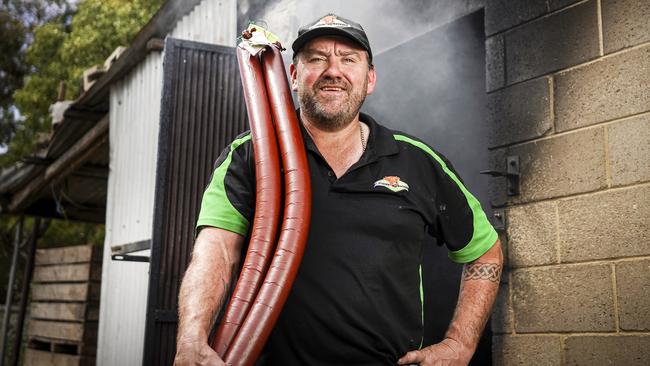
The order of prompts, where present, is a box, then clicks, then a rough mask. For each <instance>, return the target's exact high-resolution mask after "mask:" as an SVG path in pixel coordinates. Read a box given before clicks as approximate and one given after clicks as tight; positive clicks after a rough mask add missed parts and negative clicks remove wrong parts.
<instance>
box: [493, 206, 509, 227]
mask: <svg viewBox="0 0 650 366" xmlns="http://www.w3.org/2000/svg"><path fill="white" fill-rule="evenodd" d="M492 218H493V219H492V226H493V227H494V229H495V230H496V231H498V232H504V231H505V230H506V214H505V211H504V210H502V209H497V210H494V213H493V214H492Z"/></svg>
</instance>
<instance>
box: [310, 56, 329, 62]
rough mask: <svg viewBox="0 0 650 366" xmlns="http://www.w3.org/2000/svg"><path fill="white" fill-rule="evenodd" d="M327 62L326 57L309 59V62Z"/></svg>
mask: <svg viewBox="0 0 650 366" xmlns="http://www.w3.org/2000/svg"><path fill="white" fill-rule="evenodd" d="M323 61H325V57H312V58H310V59H309V62H323Z"/></svg>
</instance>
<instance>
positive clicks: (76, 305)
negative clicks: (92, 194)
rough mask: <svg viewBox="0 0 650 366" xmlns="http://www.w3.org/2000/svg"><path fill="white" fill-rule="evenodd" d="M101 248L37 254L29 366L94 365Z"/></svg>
mask: <svg viewBox="0 0 650 366" xmlns="http://www.w3.org/2000/svg"><path fill="white" fill-rule="evenodd" d="M101 258H102V257H101V247H97V246H92V245H81V246H73V247H62V248H55V249H42V250H38V251H37V252H36V261H35V267H34V276H33V279H32V298H31V307H30V321H29V326H28V328H27V338H28V341H27V342H28V343H27V349H26V350H25V362H24V364H25V365H39V366H40V365H48V366H49V365H65V366H73V365H74V366H78V365H94V364H95V354H96V350H97V320H98V318H99V294H100V285H101V284H100V280H101V275H102V267H101V266H102V263H101Z"/></svg>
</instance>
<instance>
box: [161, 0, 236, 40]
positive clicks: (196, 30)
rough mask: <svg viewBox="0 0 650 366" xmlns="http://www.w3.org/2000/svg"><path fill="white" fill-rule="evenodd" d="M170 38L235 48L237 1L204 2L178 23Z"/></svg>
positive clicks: (217, 0)
mask: <svg viewBox="0 0 650 366" xmlns="http://www.w3.org/2000/svg"><path fill="white" fill-rule="evenodd" d="M170 36H172V37H174V38H180V39H187V40H191V41H197V42H204V43H213V44H218V45H222V46H232V47H234V46H235V42H236V38H237V1H235V0H204V1H202V2H201V3H200V4H199V5H197V6H196V7H195V8H194V9H193V10H192V11H191V12H190V13H189V14H187V15H185V16H184V17H183V18H182V19H181V20H180V21H179V22H178V23H176V27H175V28H174V30H173V31H172V32H171V33H170Z"/></svg>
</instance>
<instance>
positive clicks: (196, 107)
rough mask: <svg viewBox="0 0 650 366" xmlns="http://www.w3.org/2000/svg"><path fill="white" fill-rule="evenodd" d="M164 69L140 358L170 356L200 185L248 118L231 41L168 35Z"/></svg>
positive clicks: (150, 360)
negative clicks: (227, 44) (219, 42)
mask: <svg viewBox="0 0 650 366" xmlns="http://www.w3.org/2000/svg"><path fill="white" fill-rule="evenodd" d="M163 70H164V71H163V72H164V81H163V97H162V105H161V112H160V137H159V147H158V167H157V171H156V193H155V207H154V222H153V225H154V231H153V236H152V238H153V239H152V244H151V259H150V261H151V264H150V275H149V295H148V300H147V302H148V303H147V319H146V329H145V348H144V356H143V364H144V365H171V364H172V363H173V360H174V353H175V350H176V328H177V323H178V318H177V308H178V301H177V298H178V289H179V286H180V281H181V279H182V276H183V273H184V272H185V269H186V267H187V265H188V263H189V260H190V254H191V252H192V246H193V244H194V241H193V239H194V238H193V232H194V223H195V222H196V218H197V216H198V211H199V208H200V204H201V197H202V195H203V190H204V188H205V186H206V185H207V183H208V180H209V178H210V174H211V173H212V168H213V163H214V161H215V160H216V159H217V157H218V156H219V153H220V152H221V150H223V149H224V148H225V147H226V145H227V144H228V143H229V142H230V141H231V140H233V139H234V137H235V136H237V135H238V134H240V133H241V132H243V131H244V130H246V129H247V126H248V122H247V117H246V106H245V104H244V99H243V98H244V97H243V92H242V87H241V81H240V79H239V71H238V66H237V57H236V55H235V49H234V48H229V47H222V46H217V45H211V44H204V43H197V42H190V41H183V40H178V39H173V38H167V40H166V41H165V58H164V66H163ZM146 107H147V106H143V108H146Z"/></svg>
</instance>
